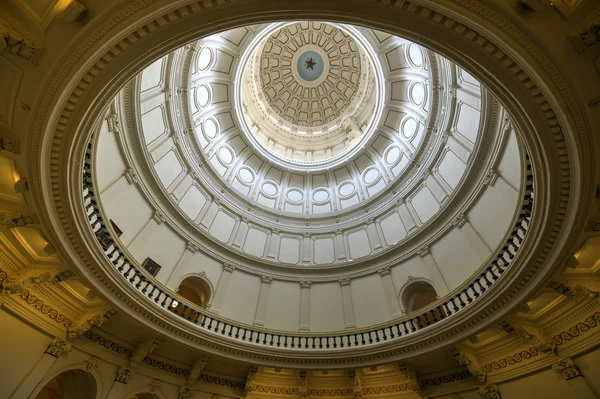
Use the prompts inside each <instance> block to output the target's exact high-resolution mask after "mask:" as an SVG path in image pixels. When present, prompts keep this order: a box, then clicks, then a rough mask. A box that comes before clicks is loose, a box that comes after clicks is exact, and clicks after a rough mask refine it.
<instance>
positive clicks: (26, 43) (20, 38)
mask: <svg viewBox="0 0 600 399" xmlns="http://www.w3.org/2000/svg"><path fill="white" fill-rule="evenodd" d="M0 50H4V51H8V52H9V53H11V54H14V55H17V56H19V57H21V58H24V59H26V60H27V61H29V62H31V63H32V64H34V65H35V64H37V60H38V59H39V57H40V55H41V54H42V51H43V50H42V48H41V46H40V45H39V43H37V42H36V41H34V40H32V39H30V38H27V37H26V35H25V34H24V33H23V32H20V31H19V30H18V28H17V27H15V26H14V25H13V24H12V23H10V22H9V21H8V20H6V18H3V17H2V16H0Z"/></svg>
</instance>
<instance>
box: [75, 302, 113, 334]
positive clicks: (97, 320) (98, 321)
mask: <svg viewBox="0 0 600 399" xmlns="http://www.w3.org/2000/svg"><path fill="white" fill-rule="evenodd" d="M115 313H116V312H115V311H114V310H113V309H110V308H100V309H97V310H93V311H89V312H86V313H85V314H84V315H83V316H82V317H81V318H80V319H79V321H78V322H77V323H73V324H72V325H71V326H70V327H69V329H68V335H69V338H75V337H78V336H80V335H81V334H83V333H84V332H86V331H88V330H89V329H90V328H92V327H99V326H101V325H102V323H104V322H105V321H107V320H109V319H110V318H111V317H112V316H113V315H114V314H115Z"/></svg>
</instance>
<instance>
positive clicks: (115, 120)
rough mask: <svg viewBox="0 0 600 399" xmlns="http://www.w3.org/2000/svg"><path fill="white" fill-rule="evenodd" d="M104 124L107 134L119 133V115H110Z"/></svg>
mask: <svg viewBox="0 0 600 399" xmlns="http://www.w3.org/2000/svg"><path fill="white" fill-rule="evenodd" d="M106 124H107V126H108V131H109V132H114V133H120V132H121V128H120V126H119V115H117V114H110V115H108V116H107V117H106Z"/></svg>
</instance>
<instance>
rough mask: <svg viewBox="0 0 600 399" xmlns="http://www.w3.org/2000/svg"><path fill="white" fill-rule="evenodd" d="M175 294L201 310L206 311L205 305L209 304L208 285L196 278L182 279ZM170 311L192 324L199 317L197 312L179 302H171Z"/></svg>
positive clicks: (209, 293) (209, 290)
mask: <svg viewBox="0 0 600 399" xmlns="http://www.w3.org/2000/svg"><path fill="white" fill-rule="evenodd" d="M177 293H178V294H179V295H180V296H181V297H183V298H185V299H187V300H188V301H190V302H191V303H193V304H194V305H197V306H198V307H200V308H203V309H206V307H207V305H208V304H209V303H210V297H211V289H210V285H209V284H208V282H207V281H206V280H204V279H203V278H201V277H198V276H190V277H186V278H184V279H183V280H182V281H181V283H179V287H178V288H177ZM171 311H172V312H173V313H176V314H178V315H180V316H181V317H184V318H186V319H188V320H191V321H194V322H196V321H197V319H198V317H199V316H200V314H199V313H198V312H196V311H194V310H193V309H191V308H190V307H188V306H186V305H184V304H183V303H179V302H173V303H172V304H171Z"/></svg>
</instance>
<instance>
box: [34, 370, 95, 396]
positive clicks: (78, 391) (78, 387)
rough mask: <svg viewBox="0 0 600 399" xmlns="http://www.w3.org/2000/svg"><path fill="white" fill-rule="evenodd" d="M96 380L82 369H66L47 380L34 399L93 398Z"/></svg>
mask: <svg viewBox="0 0 600 399" xmlns="http://www.w3.org/2000/svg"><path fill="white" fill-rule="evenodd" d="M96 390H97V388H96V380H95V379H94V377H93V376H92V375H91V374H90V373H88V372H86V371H84V370H68V371H65V372H64V373H61V374H59V375H57V376H56V377H54V378H53V379H51V380H50V381H48V382H47V383H46V385H44V387H43V388H42V390H41V391H40V392H39V393H38V394H37V395H36V397H35V399H88V398H89V399H95V398H96Z"/></svg>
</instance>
